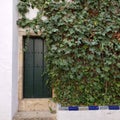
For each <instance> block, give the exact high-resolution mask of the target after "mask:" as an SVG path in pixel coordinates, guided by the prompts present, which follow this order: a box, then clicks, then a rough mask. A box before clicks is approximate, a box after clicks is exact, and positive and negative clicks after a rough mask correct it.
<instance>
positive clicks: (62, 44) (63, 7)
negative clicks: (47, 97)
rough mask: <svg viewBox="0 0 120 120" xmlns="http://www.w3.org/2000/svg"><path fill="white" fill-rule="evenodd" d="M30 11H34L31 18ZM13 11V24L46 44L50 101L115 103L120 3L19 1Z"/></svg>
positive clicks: (119, 87)
mask: <svg viewBox="0 0 120 120" xmlns="http://www.w3.org/2000/svg"><path fill="white" fill-rule="evenodd" d="M30 7H31V9H32V8H37V9H38V10H39V12H38V14H37V16H36V18H34V19H32V20H29V19H28V18H26V13H27V12H29V8H30ZM18 11H19V13H20V19H19V20H18V21H17V24H18V25H19V26H20V27H22V28H26V29H29V28H31V29H32V30H33V31H34V32H35V33H36V34H37V33H38V32H39V31H41V32H42V37H43V38H44V39H45V41H46V46H47V52H46V63H47V70H46V71H47V74H48V75H49V80H48V82H49V83H50V85H51V87H53V88H54V90H55V97H54V100H55V101H57V102H58V103H61V104H62V105H120V0H71V1H69V2H65V1H64V0H63V1H59V0H55V1H53V0H20V2H19V4H18ZM43 18H44V20H43Z"/></svg>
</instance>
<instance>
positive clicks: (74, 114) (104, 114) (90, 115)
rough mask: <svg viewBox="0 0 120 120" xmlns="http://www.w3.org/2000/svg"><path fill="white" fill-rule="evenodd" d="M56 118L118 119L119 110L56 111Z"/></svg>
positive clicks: (72, 119)
mask: <svg viewBox="0 0 120 120" xmlns="http://www.w3.org/2000/svg"><path fill="white" fill-rule="evenodd" d="M57 120H120V110H96V111H94V110H93V111H58V112H57Z"/></svg>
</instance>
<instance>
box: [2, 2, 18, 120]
mask: <svg viewBox="0 0 120 120" xmlns="http://www.w3.org/2000/svg"><path fill="white" fill-rule="evenodd" d="M15 34H16V33H15ZM13 38H14V39H15V37H13V0H1V1H0V120H12V115H13V114H14V113H15V111H16V108H17V103H16V102H15V99H16V95H14V94H15V91H14V90H15V88H14V87H13V86H15V84H13V85H12V82H15V78H16V76H14V74H12V70H14V71H13V72H15V70H16V68H15V66H16V63H14V62H15V61H14V62H13V61H12V57H13V56H16V52H15V54H14V55H13V56H12V53H14V51H15V49H16V48H15V47H13V46H15V44H16V43H15V44H13ZM12 49H13V50H12ZM14 59H16V57H15V58H14ZM16 60H17V59H16ZM12 63H13V64H15V65H12ZM13 67H14V68H13ZM15 73H16V72H15ZM12 78H13V79H12ZM12 87H13V89H12ZM13 91H14V92H13ZM12 92H13V94H12ZM13 101H14V102H13ZM12 103H14V106H12Z"/></svg>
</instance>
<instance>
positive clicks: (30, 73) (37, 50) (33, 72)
mask: <svg viewBox="0 0 120 120" xmlns="http://www.w3.org/2000/svg"><path fill="white" fill-rule="evenodd" d="M25 41H27V40H26V38H25ZM43 73H44V41H43V40H42V39H40V38H38V37H30V39H29V41H28V44H27V49H26V51H25V52H24V83H23V84H24V85H23V96H24V98H48V97H51V90H50V88H48V86H47V85H46V78H47V77H46V76H43Z"/></svg>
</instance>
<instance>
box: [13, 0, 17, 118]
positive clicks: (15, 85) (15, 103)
mask: <svg viewBox="0 0 120 120" xmlns="http://www.w3.org/2000/svg"><path fill="white" fill-rule="evenodd" d="M17 3H18V0H13V33H12V34H13V47H12V48H13V49H12V116H14V115H15V113H16V111H17V109H18V27H17V25H16V21H17V19H18V14H17V13H18V12H17V6H16V5H17Z"/></svg>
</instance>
